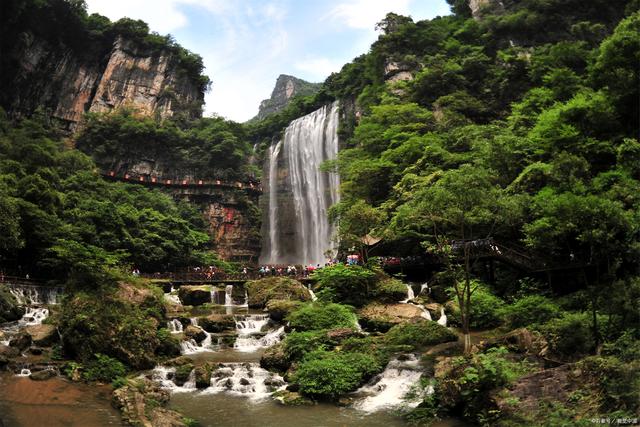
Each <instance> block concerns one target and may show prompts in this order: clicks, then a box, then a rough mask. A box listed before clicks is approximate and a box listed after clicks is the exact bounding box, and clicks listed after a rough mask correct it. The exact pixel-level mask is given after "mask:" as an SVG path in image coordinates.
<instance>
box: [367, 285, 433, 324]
mask: <svg viewBox="0 0 640 427" xmlns="http://www.w3.org/2000/svg"><path fill="white" fill-rule="evenodd" d="M405 293H406V289H405ZM421 315H422V310H420V308H419V307H416V306H415V305H413V304H378V303H371V304H368V305H366V306H365V307H363V308H361V309H360V310H358V317H359V318H360V324H361V325H362V327H363V328H364V329H366V330H368V331H377V332H386V331H388V330H389V329H391V328H392V327H393V326H395V325H398V324H400V323H406V322H409V321H411V320H412V319H419V318H420V316H421Z"/></svg>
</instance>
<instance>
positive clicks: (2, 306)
mask: <svg viewBox="0 0 640 427" xmlns="http://www.w3.org/2000/svg"><path fill="white" fill-rule="evenodd" d="M23 314H24V307H21V306H19V305H18V300H17V299H16V297H15V296H13V295H12V294H11V292H9V288H7V287H6V286H0V323H4V322H12V321H14V320H18V319H20V318H21V317H22V315H23Z"/></svg>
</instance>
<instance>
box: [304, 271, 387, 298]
mask: <svg viewBox="0 0 640 427" xmlns="http://www.w3.org/2000/svg"><path fill="white" fill-rule="evenodd" d="M313 278H314V279H316V280H317V281H318V288H317V289H318V292H317V294H318V298H320V299H321V300H324V301H340V302H341V303H344V304H349V305H353V306H355V307H360V306H362V305H364V304H365V303H366V302H367V300H368V299H369V298H370V297H371V296H373V295H374V292H375V289H374V288H375V284H376V282H377V280H378V274H377V273H376V272H375V271H373V270H370V269H368V268H365V267H361V266H359V265H351V266H347V265H344V264H336V265H333V266H330V267H325V268H322V269H320V270H316V271H315V272H314V273H313Z"/></svg>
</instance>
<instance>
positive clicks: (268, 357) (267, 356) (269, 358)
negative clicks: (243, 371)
mask: <svg viewBox="0 0 640 427" xmlns="http://www.w3.org/2000/svg"><path fill="white" fill-rule="evenodd" d="M260 366H261V367H263V368H264V369H267V370H269V371H278V372H286V371H287V369H289V366H291V360H289V356H288V355H287V353H286V352H285V347H284V344H283V343H278V344H276V345H273V346H271V347H269V348H267V349H266V350H265V351H264V353H263V354H262V357H261V358H260Z"/></svg>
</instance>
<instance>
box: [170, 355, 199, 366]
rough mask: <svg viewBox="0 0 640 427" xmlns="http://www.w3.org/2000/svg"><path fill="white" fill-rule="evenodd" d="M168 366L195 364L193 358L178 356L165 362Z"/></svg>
mask: <svg viewBox="0 0 640 427" xmlns="http://www.w3.org/2000/svg"><path fill="white" fill-rule="evenodd" d="M164 364H165V365H166V366H184V365H193V359H192V358H190V357H187V356H180V357H176V358H175V359H171V360H167V361H166V362H164Z"/></svg>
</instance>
